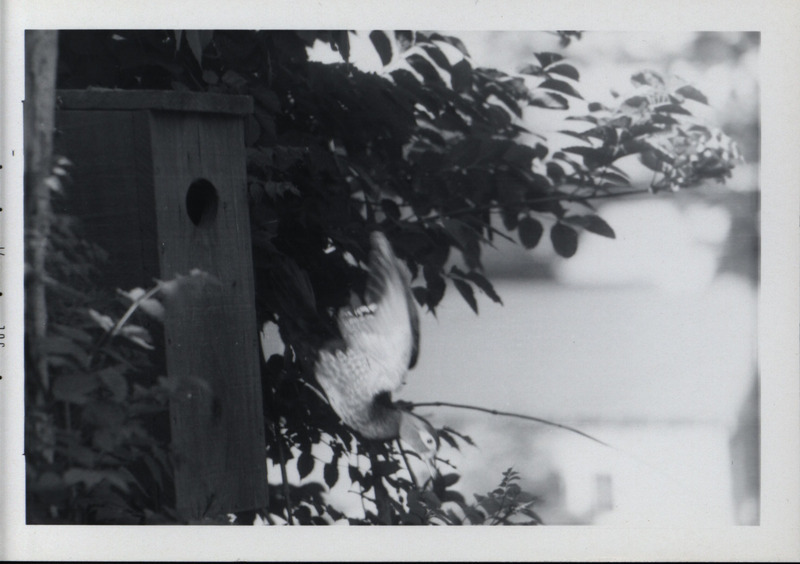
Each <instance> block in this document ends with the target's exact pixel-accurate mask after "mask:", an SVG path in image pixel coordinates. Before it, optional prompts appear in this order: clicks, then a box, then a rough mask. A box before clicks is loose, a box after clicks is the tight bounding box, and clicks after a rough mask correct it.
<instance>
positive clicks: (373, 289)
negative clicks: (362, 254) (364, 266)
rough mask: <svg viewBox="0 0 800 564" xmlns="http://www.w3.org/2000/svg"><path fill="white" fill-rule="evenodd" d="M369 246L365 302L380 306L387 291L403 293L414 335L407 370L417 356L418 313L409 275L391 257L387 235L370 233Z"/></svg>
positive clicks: (392, 251)
mask: <svg viewBox="0 0 800 564" xmlns="http://www.w3.org/2000/svg"><path fill="white" fill-rule="evenodd" d="M370 243H371V244H372V250H371V251H370V258H369V262H370V265H369V278H368V280H367V291H366V298H367V300H368V303H380V302H381V301H382V300H383V298H384V297H385V296H386V294H387V293H388V292H391V291H396V290H397V289H398V288H402V291H403V292H405V301H406V304H407V306H408V317H409V320H410V322H411V332H412V335H413V339H412V342H413V348H412V351H411V360H410V362H409V365H408V367H409V368H413V367H414V366H415V365H416V363H417V358H418V356H419V313H418V312H417V307H416V303H415V302H414V296H413V294H412V292H411V285H410V278H411V276H410V274H409V272H408V269H407V268H406V266H405V265H404V264H403V263H402V262H401V261H400V260H399V259H398V258H397V256H396V255H395V254H394V250H393V249H392V245H391V244H390V243H389V240H388V239H387V238H386V235H384V234H383V233H382V232H381V231H373V232H372V233H371V234H370Z"/></svg>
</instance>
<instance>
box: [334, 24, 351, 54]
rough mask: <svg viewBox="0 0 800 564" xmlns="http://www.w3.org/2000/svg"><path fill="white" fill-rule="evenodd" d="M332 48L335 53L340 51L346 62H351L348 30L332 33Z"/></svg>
mask: <svg viewBox="0 0 800 564" xmlns="http://www.w3.org/2000/svg"><path fill="white" fill-rule="evenodd" d="M331 35H332V37H331V46H332V47H333V48H334V50H335V51H339V53H340V54H341V55H342V58H343V59H344V62H349V61H350V32H348V31H347V30H337V31H332V32H331Z"/></svg>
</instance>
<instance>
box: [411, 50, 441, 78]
mask: <svg viewBox="0 0 800 564" xmlns="http://www.w3.org/2000/svg"><path fill="white" fill-rule="evenodd" d="M406 61H408V64H409V65H411V66H412V67H413V69H414V70H415V71H417V72H418V73H419V74H420V76H422V78H423V80H424V81H425V82H433V83H440V82H442V77H441V76H440V75H439V71H437V70H436V68H435V67H434V66H433V65H432V64H431V63H430V61H429V60H428V59H426V58H425V57H423V56H422V55H419V54H417V53H414V54H412V55H409V56H408V57H406Z"/></svg>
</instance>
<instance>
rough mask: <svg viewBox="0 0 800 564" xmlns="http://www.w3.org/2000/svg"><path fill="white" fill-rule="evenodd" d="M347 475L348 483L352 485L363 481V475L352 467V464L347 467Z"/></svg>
mask: <svg viewBox="0 0 800 564" xmlns="http://www.w3.org/2000/svg"><path fill="white" fill-rule="evenodd" d="M347 473H348V475H349V476H350V481H351V482H353V483H360V482H361V481H362V480H363V479H364V475H363V474H362V473H361V470H359V469H358V466H353V465H352V464H350V465H348V466H347Z"/></svg>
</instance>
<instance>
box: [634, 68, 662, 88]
mask: <svg viewBox="0 0 800 564" xmlns="http://www.w3.org/2000/svg"><path fill="white" fill-rule="evenodd" d="M631 82H632V83H633V85H634V86H637V87H638V86H652V87H654V88H659V89H660V88H663V87H664V79H663V78H661V75H660V74H658V73H657V72H655V71H651V70H645V71H641V72H637V73H636V74H634V75H633V76H631Z"/></svg>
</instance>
